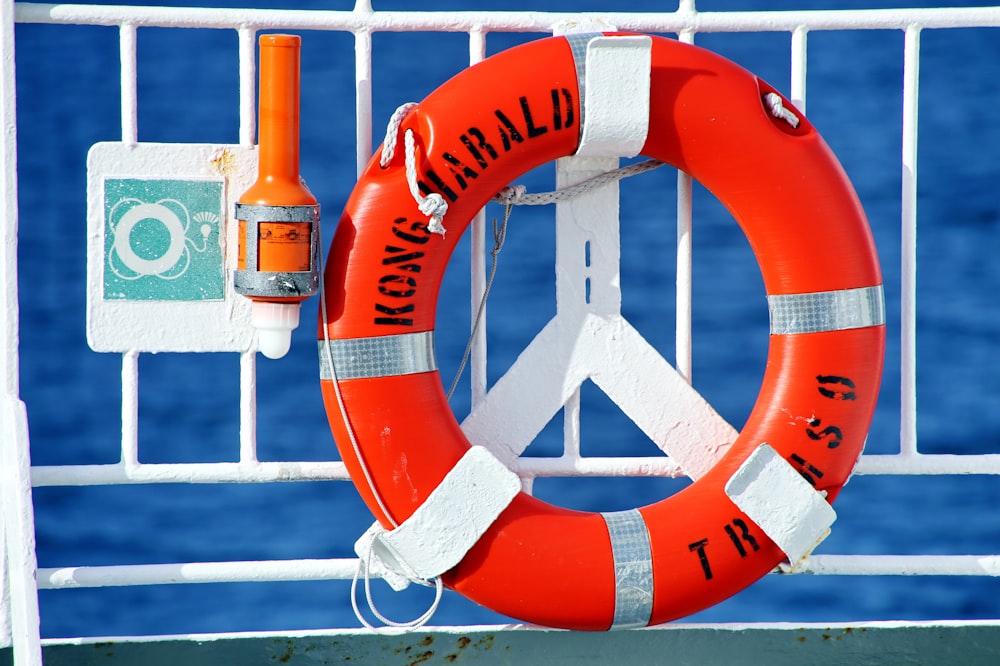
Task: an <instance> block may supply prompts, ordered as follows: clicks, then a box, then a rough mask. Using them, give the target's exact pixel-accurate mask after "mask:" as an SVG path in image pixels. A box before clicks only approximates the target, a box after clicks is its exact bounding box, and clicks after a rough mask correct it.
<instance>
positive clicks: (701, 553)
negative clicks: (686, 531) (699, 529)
mask: <svg viewBox="0 0 1000 666" xmlns="http://www.w3.org/2000/svg"><path fill="white" fill-rule="evenodd" d="M707 545H708V539H702V540H701V541H695V542H694V543H691V544H688V550H689V551H691V552H692V553H694V552H697V553H698V561H699V562H700V563H701V570H702V572H704V574H705V580H712V567H711V566H710V565H709V563H708V554H707V553H706V552H705V546H707Z"/></svg>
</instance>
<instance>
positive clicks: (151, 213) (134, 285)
mask: <svg viewBox="0 0 1000 666" xmlns="http://www.w3.org/2000/svg"><path fill="white" fill-rule="evenodd" d="M223 207H224V199H223V181H222V180H168V179H130V178H106V179H105V180H104V299H105V300H126V301H217V300H222V299H223V298H224V296H225V268H224V263H223V254H222V241H221V234H222V228H223V220H224V219H225V211H224V209H223Z"/></svg>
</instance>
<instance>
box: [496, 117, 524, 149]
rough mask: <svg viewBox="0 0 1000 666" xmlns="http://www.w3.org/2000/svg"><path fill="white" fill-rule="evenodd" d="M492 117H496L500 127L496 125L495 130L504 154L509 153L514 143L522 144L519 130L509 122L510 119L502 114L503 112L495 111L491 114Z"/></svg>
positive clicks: (522, 139)
mask: <svg viewBox="0 0 1000 666" xmlns="http://www.w3.org/2000/svg"><path fill="white" fill-rule="evenodd" d="M493 115H495V116H496V117H497V119H498V120H499V121H500V123H501V124H500V125H497V130H499V132H500V142H501V143H502V144H503V150H504V152H510V149H511V148H512V147H513V145H514V143H513V142H515V141H516V142H517V143H524V137H523V136H522V135H521V132H520V130H518V129H517V127H515V126H514V123H512V122H511V121H510V118H508V117H507V116H506V114H504V112H503V111H501V110H500V109H497V110H495V111H494V112H493Z"/></svg>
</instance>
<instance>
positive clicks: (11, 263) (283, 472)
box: [0, 0, 1000, 663]
mask: <svg viewBox="0 0 1000 666" xmlns="http://www.w3.org/2000/svg"><path fill="white" fill-rule="evenodd" d="M0 7H2V8H3V17H2V31H3V32H2V34H0V37H2V42H3V43H4V44H11V43H13V40H12V35H13V23H14V22H23V23H55V24H88V25H104V26H117V27H118V29H119V44H120V61H121V111H122V114H121V115H122V128H121V136H122V142H123V143H125V144H134V143H136V142H137V140H138V139H137V137H138V126H137V125H138V120H137V97H138V92H137V75H136V40H137V33H138V31H139V29H141V28H146V27H150V26H158V27H168V28H215V29H223V30H233V31H236V32H237V33H238V35H239V46H238V48H239V80H240V126H239V141H240V143H241V144H242V145H244V146H251V145H252V144H253V141H254V136H255V108H254V107H255V99H254V89H255V81H254V76H255V64H254V62H255V37H256V34H257V32H258V31H261V30H270V29H283V30H327V31H339V32H344V33H350V34H352V35H353V37H354V41H355V54H356V58H355V80H356V93H357V94H356V99H355V105H356V106H355V109H356V116H357V133H356V144H357V168H358V170H359V171H360V170H361V169H362V168H363V166H364V164H365V163H366V162H367V160H368V158H369V156H370V155H371V152H372V138H371V137H372V93H371V84H370V82H371V79H372V34H373V33H376V32H383V31H427V32H458V33H465V34H466V35H467V36H468V40H469V62H470V63H475V62H477V61H479V60H481V59H482V58H484V57H485V53H486V41H485V40H486V36H487V35H488V34H489V33H494V32H550V31H552V29H553V27H554V26H555V25H556V24H558V23H560V22H562V21H566V20H570V19H577V18H579V17H578V16H577V15H571V14H560V13H547V12H524V11H504V12H479V11H470V12H457V13H456V12H418V11H391V12H380V11H374V10H373V9H372V7H371V5H370V2H368V1H366V0H358V2H357V4H356V6H355V7H354V9H353V11H296V10H228V9H207V8H174V9H171V8H158V7H121V6H114V7H111V6H98V5H43V4H31V3H12V2H10V1H9V0H6V1H4V2H3V3H2V4H0ZM601 18H602V19H603V20H605V21H608V22H610V23H612V24H614V25H615V26H617V27H618V28H620V29H623V30H636V31H643V32H661V33H662V32H668V33H676V34H678V35H680V37H681V39H683V40H685V41H693V40H694V36H695V34H697V33H702V32H755V31H770V32H774V31H781V32H787V33H788V34H789V36H790V38H791V52H790V60H791V81H790V91H791V95H790V97H791V98H792V100H793V101H794V102H795V104H796V105H797V106H798V107H799V108H801V109H805V105H806V97H807V96H806V70H807V55H806V51H807V48H806V47H807V41H808V36H809V34H810V33H811V32H814V31H825V30H845V29H850V30H875V29H881V30H899V31H903V32H904V33H905V42H904V53H903V82H904V83H903V136H902V146H903V148H902V158H901V168H902V173H903V189H902V278H901V279H902V284H901V292H902V296H901V302H902V305H901V333H900V335H901V359H900V367H901V376H900V386H901V405H900V414H901V422H900V452H899V453H898V454H892V455H867V456H864V457H863V458H862V460H861V462H860V465H859V467H858V473H860V474H897V475H913V474H1000V455H982V456H957V455H956V456H951V455H925V454H921V453H920V452H919V451H918V448H917V437H916V352H915V340H916V288H915V284H916V201H917V99H918V94H919V89H918V88H919V77H918V74H919V66H920V36H921V32H922V31H923V30H927V29H938V28H961V27H996V26H1000V8H996V7H994V8H948V9H943V10H935V9H903V10H895V9H894V10H844V11H823V12H819V11H789V12H724V13H723V12H718V13H716V12H699V11H697V10H696V8H695V3H694V1H693V0H686V1H685V0H682V1H681V3H680V6H679V8H678V9H677V11H674V12H662V13H629V12H609V13H605V14H602V15H601ZM5 55H6V54H5ZM2 66H3V71H2V93H3V108H2V113H3V118H2V119H3V123H2V125H3V127H4V128H5V130H6V129H7V128H14V127H16V123H15V121H14V79H13V76H14V72H13V63H12V60H11V59H10V58H8V57H5V58H4V59H3V61H2ZM15 165H16V152H15V142H14V133H13V132H5V134H4V143H3V162H2V165H0V168H2V171H0V173H2V177H3V186H4V198H3V201H4V204H3V211H4V227H3V241H4V242H3V254H2V255H0V261H2V264H0V267H2V274H0V280H2V281H3V299H4V301H3V302H4V307H3V309H4V313H5V314H4V323H3V327H2V329H0V336H2V337H0V342H2V343H3V347H4V352H3V356H2V361H0V364H2V365H0V368H2V373H0V374H2V377H3V391H4V393H3V396H2V397H3V404H2V407H3V413H2V419H3V420H2V423H0V425H2V430H0V434H2V435H3V442H2V444H3V447H2V453H3V467H2V470H3V478H2V482H3V483H2V489H0V491H2V493H3V500H4V503H3V510H4V511H3V523H0V525H2V527H3V532H2V535H3V537H4V539H5V540H6V542H7V548H6V559H5V560H4V564H5V568H4V571H3V573H4V576H3V581H4V584H3V585H0V588H2V589H0V592H2V596H0V601H2V608H0V645H3V644H5V643H9V642H11V641H12V642H13V644H14V645H15V649H16V650H17V651H18V654H19V659H20V658H21V656H20V655H29V656H26V657H25V661H24V663H34V661H33V659H40V657H37V655H38V654H40V652H39V647H38V646H39V638H38V632H37V624H38V622H37V615H38V608H37V600H36V599H35V597H36V592H35V589H34V585H35V582H34V581H35V575H36V571H35V567H36V564H35V560H34V550H33V549H34V544H33V536H32V525H33V523H32V513H31V509H30V506H31V505H30V486H32V485H33V486H35V487H40V486H66V485H110V484H155V483H176V482H186V483H224V482H241V483H260V482H271V481H288V480H347V479H348V475H347V473H346V470H345V467H344V465H343V464H342V463H340V462H261V461H259V460H258V459H257V455H256V435H255V427H256V426H255V417H256V413H255V410H256V405H255V390H254V385H255V373H256V368H255V357H254V354H253V353H245V354H243V355H242V357H241V362H240V376H241V380H240V386H241V398H240V414H241V416H240V454H239V462H236V463H205V464H194V463H192V464H186V463H179V464H142V463H140V462H139V459H138V443H137V442H138V436H137V429H138V418H139V417H138V370H137V363H138V354H137V353H134V352H130V353H126V354H124V355H123V359H122V412H121V413H122V445H121V462H119V463H117V464H109V465H69V466H44V467H34V468H30V469H29V468H28V458H27V456H28V439H27V425H26V420H25V419H24V417H23V411H22V409H21V407H20V398H19V387H18V356H17V349H18V346H17V340H18V337H17V336H18V319H17V270H16V265H17V264H16V262H17V255H16V240H17V206H16V201H17V199H16V195H17V181H16V169H15ZM678 178H679V181H678V192H679V197H678V204H677V211H678V232H677V233H678V257H677V276H678V278H677V332H676V340H677V343H676V344H677V348H676V359H677V370H678V371H679V372H680V374H681V375H682V376H684V377H687V378H690V375H691V316H690V311H691V242H690V229H691V182H690V179H689V178H688V177H687V176H686V175H684V174H679V176H678ZM483 231H484V224H483V218H482V216H480V217H479V218H478V219H477V220H476V222H475V223H474V227H473V247H472V255H473V266H472V278H471V282H472V294H473V295H472V299H473V301H474V302H475V301H477V299H478V294H480V293H482V290H483V286H484V284H485V274H486V271H485V259H484V257H485V254H486V252H485V251H484V250H485V245H484V243H485V241H484V233H483ZM472 309H473V312H475V309H476V308H475V307H473V308H472ZM472 358H473V360H472V395H473V403H474V404H475V403H476V402H478V401H479V400H480V399H481V398H482V397H483V396H484V395H485V393H486V354H485V337H484V335H482V334H480V335H479V336H478V337H477V340H476V343H475V345H474V347H473V357H472ZM575 436H576V435H572V434H570V435H568V440H567V444H566V453H565V454H564V455H563V456H560V457H556V458H523V459H521V460H520V461H519V462H518V463H517V467H516V470H515V471H517V472H518V473H519V474H521V475H522V476H523V477H525V478H528V479H532V478H536V477H546V476H565V475H576V476H625V475H636V474H644V475H660V476H675V475H677V474H678V473H679V470H678V468H677V466H676V464H675V463H673V462H672V461H670V460H669V459H667V458H660V457H657V458H653V457H650V458H592V457H581V456H580V454H579V446H578V441H574V440H573V438H574V437H575ZM15 440H16V441H15ZM29 480H30V483H29ZM354 571H355V560H349V559H348V560H295V561H280V562H228V563H189V564H170V565H135V566H106V567H71V568H56V569H41V570H38V571H37V587H38V588H42V589H44V588H64V587H80V586H108V585H148V584H157V583H185V582H186V583H191V582H209V581H211V582H219V581H260V580H318V579H330V578H350V577H351V576H352V575H353V574H354ZM800 571H802V572H807V573H823V574H834V575H856V574H871V575H879V574H888V573H891V574H913V575H987V576H997V575H1000V556H983V557H979V556H912V557H895V556H846V555H825V556H814V557H812V558H810V559H809V560H808V561H807V562H806V563H805V565H804V566H803V567H802V568H801V569H800ZM30 655H36V656H35V657H31V656H30ZM19 663H20V662H19Z"/></svg>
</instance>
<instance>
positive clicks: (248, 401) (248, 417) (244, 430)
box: [240, 349, 257, 464]
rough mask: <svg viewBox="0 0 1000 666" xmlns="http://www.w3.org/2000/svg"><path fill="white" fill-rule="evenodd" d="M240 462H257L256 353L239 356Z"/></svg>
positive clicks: (251, 351)
mask: <svg viewBox="0 0 1000 666" xmlns="http://www.w3.org/2000/svg"><path fill="white" fill-rule="evenodd" d="M240 462H241V463H247V464H251V463H256V462H257V352H256V351H254V350H253V349H251V350H250V351H245V352H243V353H241V354H240Z"/></svg>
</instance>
